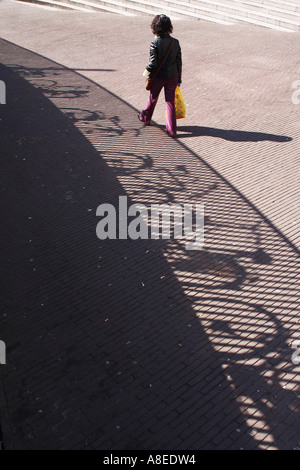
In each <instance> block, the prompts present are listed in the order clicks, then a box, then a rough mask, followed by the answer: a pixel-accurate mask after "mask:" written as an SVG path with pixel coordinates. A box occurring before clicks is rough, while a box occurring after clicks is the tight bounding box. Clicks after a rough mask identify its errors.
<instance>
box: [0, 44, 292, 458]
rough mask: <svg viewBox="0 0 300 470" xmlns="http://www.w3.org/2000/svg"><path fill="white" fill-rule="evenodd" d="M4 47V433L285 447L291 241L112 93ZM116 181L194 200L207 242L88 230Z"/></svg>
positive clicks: (140, 195)
mask: <svg viewBox="0 0 300 470" xmlns="http://www.w3.org/2000/svg"><path fill="white" fill-rule="evenodd" d="M1 50H2V54H3V56H4V57H5V60H4V64H5V65H2V66H1V68H0V71H1V77H3V79H4V80H5V81H6V82H7V83H9V84H10V86H9V87H8V96H7V103H8V104H7V105H6V106H5V108H4V110H3V117H2V124H3V136H4V145H3V152H2V168H3V170H2V183H1V185H2V187H1V189H2V192H1V194H2V201H1V205H2V214H3V215H2V220H3V225H2V249H1V257H0V260H1V264H2V266H3V268H4V269H3V270H2V279H1V285H2V292H3V298H2V311H3V315H2V318H1V323H2V328H3V330H2V331H3V332H4V338H1V339H3V340H5V342H6V344H7V367H6V369H5V371H4V372H2V376H1V380H2V383H3V387H4V390H5V394H6V398H7V411H8V417H9V420H8V423H6V424H7V426H8V427H9V428H10V432H11V435H12V442H13V446H14V448H16V449H83V448H85V449H105V450H108V449H122V450H124V449H126V450H129V449H133V450H139V449H150V450H154V449H157V450H162V449H165V450H167V449H172V450H176V449H182V450H187V449H240V448H244V449H257V448H258V449H259V448H260V449H265V448H279V449H289V448H294V447H297V445H298V440H299V436H298V435H297V433H298V429H297V419H299V407H298V404H297V400H298V398H297V393H298V387H299V375H297V372H298V373H299V368H297V367H296V366H295V365H294V364H292V362H291V354H292V350H291V347H290V343H291V340H292V339H293V338H295V339H296V338H297V337H296V335H297V331H298V326H297V324H296V321H297V309H298V306H299V292H300V290H299V276H298V263H299V256H298V252H297V251H296V250H295V249H294V247H293V246H292V245H291V244H290V243H288V241H287V240H286V239H285V238H284V237H283V236H282V235H281V234H280V233H279V232H278V230H276V228H275V227H273V226H272V225H271V224H270V223H268V221H267V220H266V219H264V218H263V217H262V215H261V214H260V213H259V212H258V211H257V210H256V209H255V207H254V206H253V205H252V204H251V203H249V201H247V200H246V199H245V198H244V197H243V196H242V195H241V194H240V193H239V192H238V191H236V190H235V189H234V188H233V187H232V186H231V185H229V184H228V183H227V182H226V181H225V180H224V179H223V178H222V177H221V176H220V175H219V174H218V173H216V172H215V171H214V170H213V169H212V168H211V167H210V166H208V165H207V164H206V163H205V161H204V160H203V159H201V158H200V157H199V156H197V155H195V154H194V153H193V152H191V151H190V150H189V149H188V148H187V147H185V146H184V145H182V144H180V143H178V142H177V141H176V140H173V139H172V140H171V139H168V138H167V137H165V136H164V134H163V133H162V132H161V130H160V129H159V128H158V127H156V126H153V127H151V128H143V127H142V126H141V125H140V123H139V122H138V120H137V118H136V110H134V109H133V108H131V107H130V106H129V105H128V104H126V103H125V102H124V101H122V100H120V99H119V98H118V97H116V96H114V95H113V94H112V93H110V92H108V91H107V90H105V89H103V88H101V87H100V86H98V85H96V84H94V83H93V82H92V81H90V80H87V79H86V78H84V77H82V76H81V75H79V74H77V73H74V72H73V71H72V70H69V69H65V68H63V67H57V64H54V63H53V62H51V61H49V60H48V59H46V58H44V57H41V56H39V55H37V54H34V53H32V52H30V51H27V50H25V49H22V48H20V47H17V46H15V45H13V44H11V43H8V42H6V41H1ZM12 64H14V66H12ZM33 70H34V71H35V72H34V73H33V72H31V71H33ZM37 75H39V76H41V77H42V79H43V81H44V82H43V86H42V87H41V86H39V85H38V84H37V83H36V77H37ZM66 84H67V87H68V89H67V88H66ZM70 90H72V92H71V93H70ZM205 132H208V131H205ZM219 132H220V133H221V134H222V132H221V131H219ZM234 132H235V133H236V132H237V131H234ZM223 133H224V131H223ZM251 134H252V133H251ZM223 135H225V134H223ZM277 137H278V136H277ZM244 139H245V136H244ZM237 140H238V139H237ZM120 195H126V196H127V197H128V205H130V204H132V203H135V202H141V203H143V204H145V205H150V204H151V203H169V204H170V203H173V202H176V203H178V204H184V203H188V202H202V203H204V204H205V214H206V225H205V248H204V250H203V251H201V252H199V251H197V252H192V251H186V250H185V246H184V243H183V242H182V241H181V240H130V239H128V240H99V239H97V237H96V224H97V222H98V219H97V217H96V208H97V206H98V205H100V204H101V203H110V204H113V205H114V206H115V207H118V198H119V196H120Z"/></svg>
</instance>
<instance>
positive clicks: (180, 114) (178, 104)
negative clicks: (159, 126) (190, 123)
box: [165, 86, 186, 119]
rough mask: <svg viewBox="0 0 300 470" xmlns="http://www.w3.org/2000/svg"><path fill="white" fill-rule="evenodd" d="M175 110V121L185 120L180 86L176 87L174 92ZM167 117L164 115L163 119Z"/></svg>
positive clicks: (184, 108)
mask: <svg viewBox="0 0 300 470" xmlns="http://www.w3.org/2000/svg"><path fill="white" fill-rule="evenodd" d="M175 110H176V119H182V118H185V113H186V107H185V102H184V99H183V97H182V93H181V89H180V86H177V87H176V90H175ZM166 117H167V113H166V114H165V118H166Z"/></svg>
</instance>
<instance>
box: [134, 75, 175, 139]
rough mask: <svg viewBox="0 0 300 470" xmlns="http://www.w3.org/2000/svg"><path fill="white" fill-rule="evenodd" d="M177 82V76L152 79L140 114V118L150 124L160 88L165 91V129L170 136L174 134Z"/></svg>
mask: <svg viewBox="0 0 300 470" xmlns="http://www.w3.org/2000/svg"><path fill="white" fill-rule="evenodd" d="M177 84H178V78H168V79H164V78H155V80H154V81H153V84H152V87H151V90H150V93H149V98H148V102H147V105H146V107H145V108H144V109H143V111H142V112H141V114H140V118H141V120H142V121H143V122H144V123H145V124H148V125H149V124H150V121H151V118H152V114H153V112H154V109H155V106H156V103H157V100H158V97H159V94H160V92H161V89H162V88H164V91H165V101H166V106H167V119H166V130H167V134H169V135H170V136H172V137H175V136H176V131H177V128H176V111H175V104H174V100H175V90H176V87H177Z"/></svg>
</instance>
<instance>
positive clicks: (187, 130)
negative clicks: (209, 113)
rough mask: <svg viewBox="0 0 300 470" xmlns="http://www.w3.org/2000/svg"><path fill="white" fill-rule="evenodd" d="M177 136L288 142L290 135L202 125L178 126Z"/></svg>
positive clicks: (234, 140)
mask: <svg viewBox="0 0 300 470" xmlns="http://www.w3.org/2000/svg"><path fill="white" fill-rule="evenodd" d="M177 131H178V137H180V138H182V137H196V136H207V137H219V138H220V139H224V140H230V141H232V142H259V141H262V140H270V141H273V142H289V141H291V140H292V138H291V137H287V136H285V135H276V134H266V133H265V132H247V131H237V130H233V129H228V130H227V129H216V128H213V127H202V126H178V127H177Z"/></svg>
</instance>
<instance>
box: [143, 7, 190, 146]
mask: <svg viewBox="0 0 300 470" xmlns="http://www.w3.org/2000/svg"><path fill="white" fill-rule="evenodd" d="M151 29H152V32H153V34H155V39H154V40H153V41H152V42H151V44H150V59H149V63H148V65H147V66H146V70H145V72H144V74H143V75H145V76H147V77H148V78H150V79H152V78H154V77H155V78H154V80H153V83H152V85H151V89H150V94H149V98H148V102H147V105H146V107H145V108H144V109H143V111H142V112H141V113H139V115H138V118H139V119H140V121H143V122H144V123H145V124H146V125H148V126H149V125H150V121H151V118H152V114H153V112H154V109H155V106H156V103H157V100H158V97H159V94H160V92H161V90H162V88H164V92H165V101H166V107H167V119H166V131H167V134H168V135H169V136H171V137H176V130H177V127H176V111H175V104H174V100H175V90H176V87H177V85H180V84H181V70H182V61H181V48H180V44H179V41H178V39H175V38H172V37H171V33H172V32H173V26H172V23H171V20H170V18H169V17H168V16H166V15H156V16H155V18H154V19H153V21H152V23H151Z"/></svg>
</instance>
